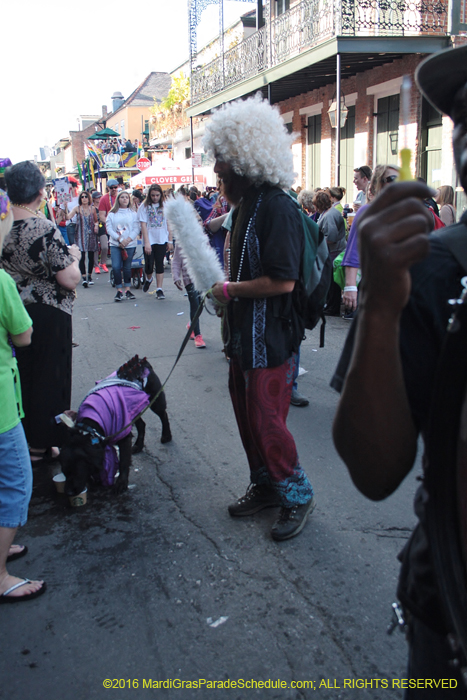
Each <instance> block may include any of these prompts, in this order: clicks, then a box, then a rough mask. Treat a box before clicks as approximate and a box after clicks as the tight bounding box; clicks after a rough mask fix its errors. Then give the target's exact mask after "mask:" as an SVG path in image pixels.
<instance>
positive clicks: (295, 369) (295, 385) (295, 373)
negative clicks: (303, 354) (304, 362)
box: [292, 346, 300, 391]
mask: <svg viewBox="0 0 467 700" xmlns="http://www.w3.org/2000/svg"><path fill="white" fill-rule="evenodd" d="M296 358H297V359H296V362H295V367H294V371H293V387H292V388H293V390H294V391H297V389H298V384H297V379H298V370H299V369H300V346H299V347H298V352H297V355H296Z"/></svg>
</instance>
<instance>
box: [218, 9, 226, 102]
mask: <svg viewBox="0 0 467 700" xmlns="http://www.w3.org/2000/svg"><path fill="white" fill-rule="evenodd" d="M218 2H219V55H220V57H221V61H222V89H224V88H225V57H224V0H218Z"/></svg>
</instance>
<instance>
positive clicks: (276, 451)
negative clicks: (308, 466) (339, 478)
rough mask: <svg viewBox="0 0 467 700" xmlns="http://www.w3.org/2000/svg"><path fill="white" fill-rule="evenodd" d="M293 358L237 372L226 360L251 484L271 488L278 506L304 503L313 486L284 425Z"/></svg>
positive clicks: (233, 360)
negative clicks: (278, 498)
mask: <svg viewBox="0 0 467 700" xmlns="http://www.w3.org/2000/svg"><path fill="white" fill-rule="evenodd" d="M295 360H296V356H295V355H293V356H292V357H291V358H289V359H288V360H287V361H286V362H284V364H283V365H280V366H279V367H268V368H265V369H250V370H242V369H241V367H240V364H239V362H238V360H237V359H236V357H232V358H231V360H230V372H229V391H230V397H231V399H232V404H233V409H234V412H235V417H236V419H237V424H238V429H239V432H240V438H241V440H242V443H243V447H244V449H245V452H246V455H247V459H248V464H249V466H250V479H251V483H253V484H268V485H270V486H272V487H273V488H275V489H276V490H277V491H278V493H279V495H280V498H281V503H282V505H284V506H286V507H291V506H293V505H295V504H297V503H306V502H308V501H309V500H310V498H311V497H312V496H313V488H312V486H311V483H310V482H309V480H308V477H307V476H306V474H305V472H304V471H303V469H302V467H301V466H300V463H299V461H298V454H297V448H296V445H295V440H294V438H293V436H292V434H291V432H290V431H289V429H288V428H287V415H288V413H289V406H290V396H291V393H292V385H293V373H294V368H295Z"/></svg>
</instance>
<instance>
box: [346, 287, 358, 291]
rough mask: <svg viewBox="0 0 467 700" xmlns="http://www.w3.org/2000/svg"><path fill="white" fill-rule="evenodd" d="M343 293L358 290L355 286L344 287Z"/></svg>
mask: <svg viewBox="0 0 467 700" xmlns="http://www.w3.org/2000/svg"><path fill="white" fill-rule="evenodd" d="M344 292H358V289H357V287H355V286H350V287H344Z"/></svg>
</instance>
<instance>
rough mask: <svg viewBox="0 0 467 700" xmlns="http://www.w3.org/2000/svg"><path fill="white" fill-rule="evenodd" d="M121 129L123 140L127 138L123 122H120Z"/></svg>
mask: <svg viewBox="0 0 467 700" xmlns="http://www.w3.org/2000/svg"><path fill="white" fill-rule="evenodd" d="M120 127H121V135H122V139H124V138H125V122H124V121H123V120H122V121H121V122H120Z"/></svg>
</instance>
